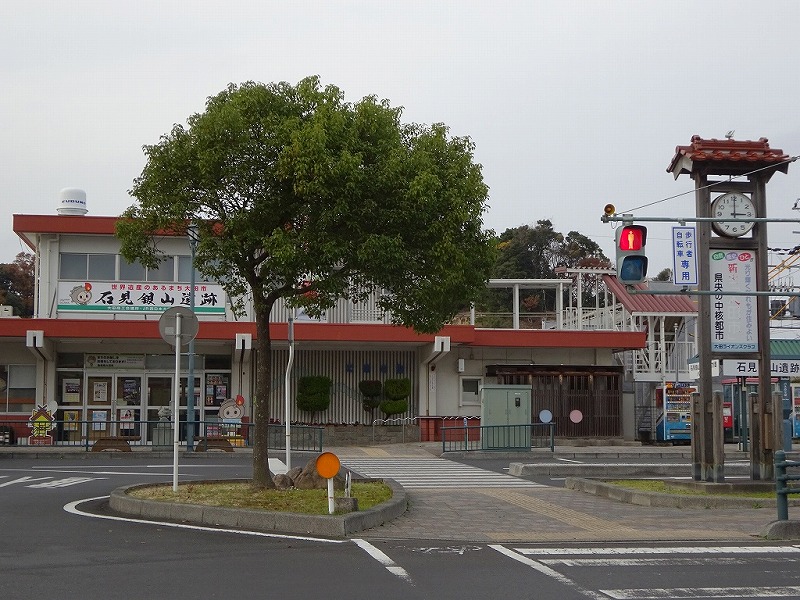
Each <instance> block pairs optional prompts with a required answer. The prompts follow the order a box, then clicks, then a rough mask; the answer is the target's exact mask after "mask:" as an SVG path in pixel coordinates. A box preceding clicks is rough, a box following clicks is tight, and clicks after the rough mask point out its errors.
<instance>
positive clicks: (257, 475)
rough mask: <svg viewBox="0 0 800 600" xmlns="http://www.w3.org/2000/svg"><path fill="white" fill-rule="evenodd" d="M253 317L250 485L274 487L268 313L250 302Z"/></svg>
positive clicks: (262, 307)
mask: <svg viewBox="0 0 800 600" xmlns="http://www.w3.org/2000/svg"><path fill="white" fill-rule="evenodd" d="M254 304H255V306H254V310H255V317H256V335H257V336H258V339H257V340H256V350H257V352H258V354H257V363H256V364H257V366H256V390H255V396H254V397H253V421H254V423H255V433H254V435H253V486H255V487H258V488H274V487H275V482H274V481H273V480H272V473H270V470H269V419H270V416H269V398H270V393H271V389H270V382H271V381H272V340H271V339H270V335H269V318H270V312H271V310H269V308H268V307H264V306H263V305H262V304H261V303H258V302H256V303H254Z"/></svg>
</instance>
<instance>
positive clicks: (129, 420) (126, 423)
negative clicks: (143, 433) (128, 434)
mask: <svg viewBox="0 0 800 600" xmlns="http://www.w3.org/2000/svg"><path fill="white" fill-rule="evenodd" d="M134 420H135V419H134V413H133V411H132V410H130V409H124V410H120V411H119V428H120V429H133V424H134Z"/></svg>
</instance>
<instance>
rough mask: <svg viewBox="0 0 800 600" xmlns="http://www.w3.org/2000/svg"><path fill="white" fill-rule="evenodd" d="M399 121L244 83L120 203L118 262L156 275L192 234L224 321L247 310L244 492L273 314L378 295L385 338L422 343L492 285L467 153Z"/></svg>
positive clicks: (312, 82) (265, 388)
mask: <svg viewBox="0 0 800 600" xmlns="http://www.w3.org/2000/svg"><path fill="white" fill-rule="evenodd" d="M400 117H401V109H399V108H395V107H392V106H390V104H389V102H388V101H386V100H380V101H379V100H378V99H377V98H375V97H372V96H369V97H365V98H363V99H362V100H360V101H358V102H355V103H350V102H346V101H345V100H344V96H343V93H342V92H341V91H340V90H339V89H338V88H337V87H335V86H331V85H329V86H324V87H323V86H322V85H321V84H320V82H319V80H318V78H316V77H310V78H307V79H304V80H302V81H300V82H299V83H298V84H297V85H290V84H288V83H277V84H267V85H264V84H260V83H253V82H247V83H243V84H241V85H233V84H231V85H230V86H228V88H227V89H225V90H224V91H222V92H220V93H219V94H217V95H216V96H212V97H210V98H209V99H208V101H207V103H206V109H205V111H204V112H203V113H199V114H194V115H192V116H190V117H189V118H188V121H187V125H188V126H187V127H184V126H181V125H175V126H174V127H173V128H172V130H171V131H170V132H169V133H168V134H166V135H164V136H162V138H161V139H160V141H159V142H158V143H157V144H154V145H151V146H145V148H144V151H145V154H146V156H147V163H146V165H145V167H144V170H143V171H142V173H141V175H140V176H139V177H138V178H137V179H136V180H135V181H134V185H133V188H132V190H131V194H132V196H134V197H135V198H136V199H137V201H138V203H135V204H134V205H133V206H131V207H130V208H128V209H127V210H126V211H125V213H124V214H123V217H125V218H123V219H121V220H120V222H119V225H118V227H117V233H118V236H119V237H120V239H121V240H122V254H123V255H124V256H125V257H126V258H127V259H128V260H139V261H140V262H142V263H143V264H145V265H148V266H150V265H155V264H157V263H158V261H159V259H160V253H159V249H158V240H159V235H163V233H164V232H173V233H182V232H185V231H186V228H187V224H189V223H195V224H196V225H197V226H198V228H199V238H200V240H199V244H198V248H197V260H196V266H197V268H198V269H199V270H200V271H201V272H202V273H203V274H204V275H207V276H209V277H212V278H214V279H215V280H216V281H218V282H220V283H221V284H222V285H223V286H224V287H225V288H226V291H227V293H228V294H229V296H230V298H231V299H232V300H233V301H234V302H235V305H234V308H235V309H237V310H238V309H241V308H242V306H243V302H244V301H246V300H247V299H250V300H252V306H253V310H254V313H255V314H254V318H255V321H256V328H257V338H258V339H257V345H256V348H257V350H258V353H259V356H260V357H261V360H259V361H258V367H257V373H256V392H255V397H254V398H253V408H254V422H255V435H254V443H253V450H254V451H253V482H254V484H255V485H256V486H267V487H270V486H272V485H273V483H272V478H271V476H270V473H269V462H268V451H267V425H268V423H269V420H270V414H269V397H270V381H271V380H272V377H271V371H272V368H273V366H272V365H271V363H270V360H269V357H270V356H271V339H270V330H269V320H270V315H271V312H272V308H273V306H274V305H275V302H276V301H277V300H278V299H280V298H283V299H284V300H285V301H286V302H287V303H288V304H289V305H290V306H298V305H302V306H304V307H305V308H306V309H307V311H308V312H309V314H312V315H313V314H318V313H320V312H321V311H323V310H325V309H327V308H330V307H332V306H333V305H334V303H335V302H336V300H337V299H338V298H349V299H352V300H358V299H363V298H365V297H366V296H367V295H368V294H371V293H373V292H374V291H377V292H379V293H380V300H379V304H380V307H381V308H382V309H384V310H385V311H388V312H390V313H391V316H392V319H393V321H394V322H395V323H397V324H401V325H404V326H408V327H413V328H414V329H415V330H417V331H420V332H427V333H432V332H435V331H437V330H439V329H440V328H441V327H442V326H443V325H444V324H445V323H446V322H447V320H448V319H450V318H452V316H453V315H455V313H456V312H457V311H458V309H459V307H460V306H463V305H464V303H466V302H469V301H471V300H472V299H474V298H475V296H476V295H477V293H478V292H479V291H480V290H481V289H482V288H483V286H484V285H485V281H486V279H487V278H488V276H489V271H490V269H491V265H492V262H493V253H494V246H493V241H492V236H493V233H492V232H484V231H483V230H482V215H483V212H484V211H485V210H486V200H487V192H488V190H487V187H486V185H485V184H484V182H483V178H482V175H481V169H480V165H477V164H476V163H475V162H474V161H473V149H474V148H473V143H472V142H471V140H470V139H468V138H465V137H453V136H450V135H449V132H448V129H447V127H445V126H444V125H441V124H437V125H432V126H424V125H418V124H403V123H402V122H401V118H400Z"/></svg>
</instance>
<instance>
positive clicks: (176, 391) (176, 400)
mask: <svg viewBox="0 0 800 600" xmlns="http://www.w3.org/2000/svg"><path fill="white" fill-rule="evenodd" d="M182 320H183V319H182V318H181V315H180V314H177V315H176V316H175V384H174V386H173V392H172V398H173V405H174V410H173V411H172V418H173V419H174V421H173V427H174V429H173V432H172V437H173V440H172V491H173V492H177V491H178V443H179V440H178V423H179V421H180V419H179V418H178V412H179V407H180V393H181V321H182Z"/></svg>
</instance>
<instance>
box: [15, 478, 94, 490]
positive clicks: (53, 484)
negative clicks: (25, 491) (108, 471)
mask: <svg viewBox="0 0 800 600" xmlns="http://www.w3.org/2000/svg"><path fill="white" fill-rule="evenodd" d="M95 479H107V478H106V477H67V478H66V479H54V480H53V481H45V482H43V483H35V484H33V485H29V486H28V487H29V488H62V487H69V486H71V485H78V484H79V483H86V482H88V481H94V480H95Z"/></svg>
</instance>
